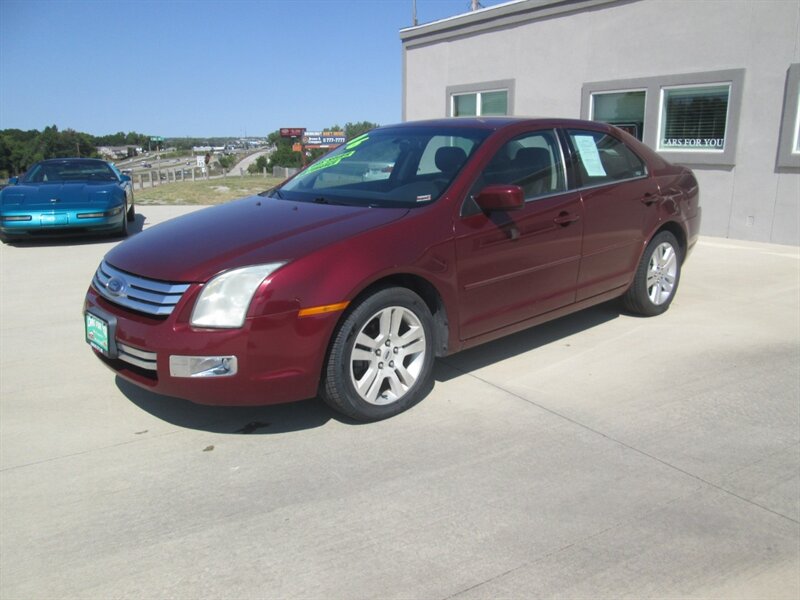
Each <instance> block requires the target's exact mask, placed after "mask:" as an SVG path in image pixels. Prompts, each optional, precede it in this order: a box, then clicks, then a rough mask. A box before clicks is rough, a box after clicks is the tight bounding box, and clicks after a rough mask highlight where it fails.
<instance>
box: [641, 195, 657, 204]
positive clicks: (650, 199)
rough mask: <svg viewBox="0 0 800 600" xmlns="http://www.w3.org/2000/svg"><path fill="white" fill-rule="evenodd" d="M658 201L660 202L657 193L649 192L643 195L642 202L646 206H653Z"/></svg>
mask: <svg viewBox="0 0 800 600" xmlns="http://www.w3.org/2000/svg"><path fill="white" fill-rule="evenodd" d="M656 202H658V196H656V195H655V194H651V193H650V192H647V193H646V194H645V195H644V196H642V204H644V205H645V206H652V205H653V204H655V203H656Z"/></svg>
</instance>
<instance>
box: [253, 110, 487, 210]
mask: <svg viewBox="0 0 800 600" xmlns="http://www.w3.org/2000/svg"><path fill="white" fill-rule="evenodd" d="M489 133H490V132H489V131H488V130H481V129H470V128H466V127H424V126H421V127H401V128H397V129H391V128H387V129H375V130H373V131H370V132H368V133H365V134H363V135H361V136H358V137H356V138H354V139H352V140H349V141H348V142H347V143H345V144H343V145H341V146H339V147H338V148H337V149H336V150H334V151H333V152H331V153H329V154H327V155H326V156H324V157H322V158H321V159H319V160H318V161H316V162H315V163H313V164H312V165H310V166H309V167H307V168H306V169H305V170H304V171H301V172H300V173H299V174H298V175H297V176H296V177H294V178H293V179H291V180H290V181H288V182H286V183H285V184H284V185H283V186H281V187H279V188H276V189H275V190H271V191H270V192H267V193H266V194H267V195H270V196H275V197H279V198H285V199H290V200H304V201H309V202H320V203H329V204H354V205H365V206H415V205H419V204H422V203H427V202H432V201H434V200H436V199H437V198H438V197H439V196H440V195H441V194H442V192H444V190H445V189H447V187H448V186H449V185H450V183H451V182H452V181H453V179H454V178H455V176H456V175H457V174H458V172H459V171H460V170H461V168H462V167H463V166H464V164H465V163H466V162H467V160H468V159H469V157H470V156H471V155H472V153H473V152H474V151H475V149H476V148H477V147H478V146H479V145H480V143H481V142H482V141H483V140H484V139H485V138H486V136H487V135H488V134H489Z"/></svg>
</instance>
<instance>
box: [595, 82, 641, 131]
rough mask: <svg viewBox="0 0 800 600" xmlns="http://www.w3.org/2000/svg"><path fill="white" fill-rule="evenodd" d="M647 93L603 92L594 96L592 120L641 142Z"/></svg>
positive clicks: (637, 91)
mask: <svg viewBox="0 0 800 600" xmlns="http://www.w3.org/2000/svg"><path fill="white" fill-rule="evenodd" d="M646 98H647V92H646V91H644V90H636V91H625V92H601V93H596V94H592V109H591V113H592V116H591V118H592V120H593V121H602V122H603V123H608V124H609V125H614V126H616V127H619V128H620V129H622V130H623V131H626V132H627V133H630V134H631V135H632V136H633V137H635V138H636V139H637V140H639V141H641V140H642V136H643V135H644V106H645V99H646Z"/></svg>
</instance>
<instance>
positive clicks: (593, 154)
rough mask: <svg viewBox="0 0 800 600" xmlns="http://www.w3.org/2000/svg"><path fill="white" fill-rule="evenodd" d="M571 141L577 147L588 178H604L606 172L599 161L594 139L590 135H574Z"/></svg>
mask: <svg viewBox="0 0 800 600" xmlns="http://www.w3.org/2000/svg"><path fill="white" fill-rule="evenodd" d="M573 139H574V140H575V145H576V146H577V147H578V154H580V155H581V160H582V161H583V166H584V167H585V168H586V174H587V175H588V176H589V177H605V176H606V170H605V169H604V168H603V163H602V162H601V161H600V153H599V152H598V151H597V145H596V144H595V142H594V138H593V137H592V136H590V135H576V136H575V137H574V138H573Z"/></svg>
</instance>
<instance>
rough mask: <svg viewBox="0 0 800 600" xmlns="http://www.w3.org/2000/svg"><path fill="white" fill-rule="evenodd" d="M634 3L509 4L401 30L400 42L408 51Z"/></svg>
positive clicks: (522, 0)
mask: <svg viewBox="0 0 800 600" xmlns="http://www.w3.org/2000/svg"><path fill="white" fill-rule="evenodd" d="M634 1H636V0H512V1H511V2H505V3H503V4H498V5H496V6H490V7H488V8H482V9H480V10H476V11H472V12H468V13H464V14H461V15H456V16H453V17H448V18H446V19H440V20H438V21H433V22H432V23H425V24H423V25H417V26H415V27H406V28H404V29H401V30H400V40H401V41H402V42H403V46H404V47H406V48H408V47H410V46H416V45H420V44H428V43H431V42H438V41H442V40H445V39H449V38H453V37H460V36H464V35H472V34H476V33H481V32H483V31H489V30H492V29H498V28H501V27H507V26H513V25H519V24H522V23H527V22H530V21H536V20H539V19H544V18H550V17H554V16H561V15H566V14H570V13H575V12H581V11H585V10H590V9H593V8H597V7H599V6H603V5H606V4H620V3H627V2H634Z"/></svg>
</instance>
